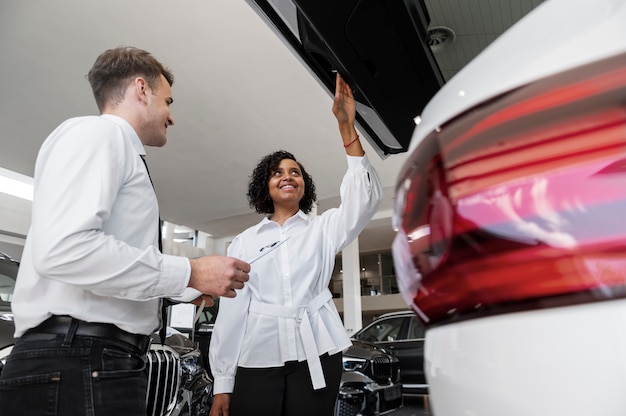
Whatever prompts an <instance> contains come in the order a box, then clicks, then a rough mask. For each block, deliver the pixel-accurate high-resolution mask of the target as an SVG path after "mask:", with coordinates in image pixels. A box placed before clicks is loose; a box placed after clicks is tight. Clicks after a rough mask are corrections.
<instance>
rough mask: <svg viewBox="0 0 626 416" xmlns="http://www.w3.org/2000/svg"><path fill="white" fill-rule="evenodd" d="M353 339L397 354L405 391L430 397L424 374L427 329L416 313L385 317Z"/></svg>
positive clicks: (392, 314)
mask: <svg viewBox="0 0 626 416" xmlns="http://www.w3.org/2000/svg"><path fill="white" fill-rule="evenodd" d="M352 338H353V339H355V340H361V341H369V342H373V343H375V344H376V345H378V346H380V347H384V348H386V349H388V350H391V351H393V353H394V354H395V355H396V356H397V357H398V359H399V360H400V372H401V373H402V389H403V391H404V392H405V393H411V394H428V384H427V382H426V377H425V374H424V327H423V326H422V324H421V323H420V322H419V321H418V319H417V317H416V316H415V314H414V313H413V312H412V311H403V312H392V313H387V314H384V315H381V316H380V317H378V318H377V319H375V320H374V321H373V322H372V323H370V324H369V325H367V326H365V327H364V328H362V329H361V330H359V331H358V332H356V333H355V334H354V335H353V336H352Z"/></svg>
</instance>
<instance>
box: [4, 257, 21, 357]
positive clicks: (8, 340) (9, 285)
mask: <svg viewBox="0 0 626 416" xmlns="http://www.w3.org/2000/svg"><path fill="white" fill-rule="evenodd" d="M19 266H20V264H19V263H18V262H17V261H16V260H14V259H12V258H11V257H10V256H8V255H7V254H4V253H2V252H0V351H2V350H4V349H5V348H7V347H9V346H11V345H13V344H14V342H15V339H14V338H13V333H14V332H15V325H14V324H13V312H11V299H13V288H14V287H15V279H16V278H17V270H18V269H19Z"/></svg>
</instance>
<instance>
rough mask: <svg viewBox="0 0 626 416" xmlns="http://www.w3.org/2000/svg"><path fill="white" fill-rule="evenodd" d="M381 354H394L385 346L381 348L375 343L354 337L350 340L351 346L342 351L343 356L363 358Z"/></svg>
mask: <svg viewBox="0 0 626 416" xmlns="http://www.w3.org/2000/svg"><path fill="white" fill-rule="evenodd" d="M381 354H388V355H394V354H393V353H392V352H391V351H389V350H388V349H386V348H381V347H379V346H377V345H375V344H372V343H371V342H367V341H359V340H356V339H353V340H352V346H351V347H350V348H348V349H347V350H346V351H345V352H344V353H343V355H344V356H345V357H356V358H365V359H371V358H372V357H375V356H377V355H381Z"/></svg>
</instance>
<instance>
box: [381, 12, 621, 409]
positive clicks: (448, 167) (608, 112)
mask: <svg viewBox="0 0 626 416" xmlns="http://www.w3.org/2000/svg"><path fill="white" fill-rule="evenodd" d="M624 22H626V3H624V2H623V1H611V0H603V1H598V2H593V3H592V2H583V1H563V0H549V1H547V2H545V3H544V4H542V5H541V6H539V7H538V8H537V9H535V10H534V11H533V12H531V13H530V14H529V15H528V16H527V17H526V18H524V19H522V21H520V22H519V23H518V24H517V25H515V26H514V27H513V28H512V29H511V30H510V31H508V32H507V33H505V34H504V35H503V36H502V37H501V38H499V39H498V40H496V42H494V44H492V45H491V46H490V47H489V48H487V49H486V50H485V51H484V52H483V53H482V54H481V55H479V56H478V57H477V58H476V59H475V60H474V61H472V62H471V63H470V64H469V65H468V66H467V67H466V68H465V69H463V70H462V71H461V72H460V73H459V74H458V75H457V76H456V77H455V78H453V79H452V80H451V81H450V82H449V83H448V84H447V85H445V86H444V87H443V89H442V90H441V91H440V93H438V94H437V95H436V96H435V97H434V98H433V100H432V101H431V102H430V103H429V104H428V105H427V107H426V108H425V111H424V113H423V114H422V120H421V123H420V125H419V126H418V127H417V129H416V131H415V134H414V138H413V142H412V145H411V146H412V155H411V156H410V157H409V159H408V160H407V162H406V164H405V166H404V167H403V169H402V171H401V173H400V175H399V177H398V182H397V195H396V201H397V204H396V209H395V218H394V223H395V225H396V226H397V227H398V234H397V236H396V240H395V241H394V246H393V252H394V261H395V263H396V271H397V275H398V283H399V287H400V290H401V292H402V295H403V298H404V299H405V301H407V303H408V304H409V305H410V306H411V307H412V308H413V310H414V311H415V313H416V314H417V316H419V317H420V319H421V320H422V321H423V322H424V324H425V325H427V326H428V330H427V333H426V345H425V370H426V377H427V379H428V382H429V388H430V394H431V406H432V408H433V412H434V414H437V415H438V416H448V415H449V416H452V415H481V416H501V415H507V416H510V415H513V416H516V415H520V416H521V415H540V416H543V415H546V416H547V415H555V414H563V415H568V416H571V415H581V416H582V415H589V414H602V415H621V414H624V412H626V398H624V395H623V392H622V391H621V390H622V389H621V388H620V387H619V386H623V383H624V381H626V380H625V379H626V358H624V357H626V356H625V355H624V347H625V346H626V345H625V342H626V326H625V325H624V322H625V321H624V319H625V318H626V300H625V297H626V255H624V253H626V250H625V249H626V225H624V224H625V223H624V222H623V221H621V218H622V215H623V214H622V213H623V212H624V211H625V210H626V107H625V103H626V99H625V97H626V25H625V24H624ZM545 28H550V33H551V34H557V33H558V35H556V36H553V37H551V38H550V39H549V41H546V39H540V38H539V37H538V36H539V35H538V33H541V34H545V33H546V32H545V31H544V30H543V29H545ZM598 36H599V37H598ZM599 38H602V41H601V42H597V39H599Z"/></svg>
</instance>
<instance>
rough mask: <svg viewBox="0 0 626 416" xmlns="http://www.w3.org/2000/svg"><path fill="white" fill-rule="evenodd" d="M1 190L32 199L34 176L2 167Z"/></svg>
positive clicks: (0, 174) (0, 170)
mask: <svg viewBox="0 0 626 416" xmlns="http://www.w3.org/2000/svg"><path fill="white" fill-rule="evenodd" d="M0 192H2V193H5V194H8V195H12V196H16V197H18V198H22V199H26V200H29V201H32V200H33V193H34V191H33V178H31V177H30V176H26V175H22V174H20V173H17V172H13V171H10V170H8V169H4V168H0Z"/></svg>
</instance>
